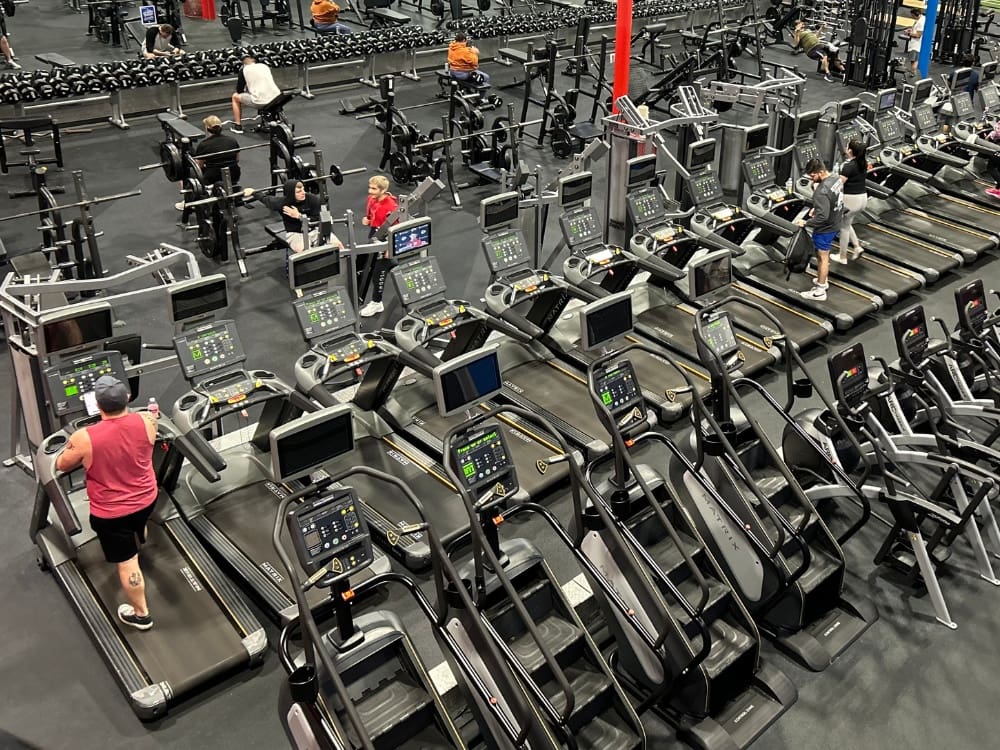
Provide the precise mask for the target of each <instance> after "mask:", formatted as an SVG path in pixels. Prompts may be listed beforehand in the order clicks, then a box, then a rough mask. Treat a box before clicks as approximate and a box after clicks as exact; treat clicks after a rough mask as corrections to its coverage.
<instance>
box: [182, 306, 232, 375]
mask: <svg viewBox="0 0 1000 750" xmlns="http://www.w3.org/2000/svg"><path fill="white" fill-rule="evenodd" d="M174 350H175V351H176V352H177V359H178V360H180V363H181V372H183V373H184V377H185V378H187V379H188V380H192V379H194V378H198V377H201V376H202V375H204V374H206V373H209V372H213V371H215V370H219V369H221V368H223V367H231V366H233V365H236V364H239V363H240V362H242V361H243V360H245V359H246V357H247V355H246V353H245V352H244V351H243V344H242V342H241V341H240V335H239V333H237V331H236V324H235V323H234V322H233V321H231V320H219V321H216V322H215V323H208V324H206V325H204V326H199V327H198V328H195V329H194V330H193V331H190V332H189V333H185V334H182V335H180V336H177V337H175V338H174Z"/></svg>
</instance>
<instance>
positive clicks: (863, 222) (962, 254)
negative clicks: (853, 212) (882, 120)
mask: <svg viewBox="0 0 1000 750" xmlns="http://www.w3.org/2000/svg"><path fill="white" fill-rule="evenodd" d="M835 116H836V121H835V122H834V123H833V125H834V127H835V128H836V137H837V148H838V150H839V153H840V156H841V158H847V146H848V144H849V143H850V142H851V141H859V142H861V143H868V146H869V149H868V154H867V156H868V160H869V162H872V161H873V160H874V157H875V156H876V152H877V150H876V149H875V148H873V147H872V145H871V141H872V140H873V138H874V136H873V135H871V134H870V131H871V127H870V126H869V125H868V123H867V122H865V121H864V120H863V119H862V118H861V101H860V100H859V99H847V100H845V101H843V102H840V103H839V104H838V106H837V110H836V115H835ZM862 128H864V130H862ZM795 152H796V161H797V162H798V164H799V168H800V171H801V170H802V169H804V168H805V165H806V163H808V161H809V159H811V158H813V156H815V157H816V158H819V152H818V151H816V149H815V144H814V143H812V142H811V139H810V138H808V137H806V138H804V139H797V140H796V146H795ZM878 170H879V167H878V166H877V164H876V166H875V168H874V169H873V170H870V171H869V173H868V180H867V183H866V189H867V191H868V201H869V204H872V202H873V201H874V200H875V199H879V200H889V199H891V198H892V191H891V190H890V189H888V188H887V187H883V186H882V185H881V184H880V183H879V182H877V181H875V178H874V176H875V175H876V174H878ZM795 190H796V192H798V193H799V194H800V195H801V196H802V197H804V198H806V199H809V198H811V196H812V185H811V184H810V183H809V181H808V180H807V179H803V178H800V179H799V180H797V181H796V182H795ZM852 226H853V227H854V231H855V233H857V235H858V239H859V240H860V241H861V244H862V246H863V247H864V249H865V254H866V255H867V254H869V253H871V254H872V255H874V256H875V257H877V258H879V259H881V260H884V261H888V262H891V263H895V264H896V265H899V266H902V267H905V268H909V269H910V270H911V271H914V272H916V273H918V274H919V275H921V276H923V277H924V279H925V280H926V281H927V283H928V284H933V283H934V282H936V281H937V280H938V279H939V278H940V277H941V276H942V275H943V274H945V273H947V272H948V271H952V270H954V269H956V268H958V267H959V266H960V265H962V264H963V263H965V262H966V261H971V260H974V259H975V254H974V253H971V252H968V251H960V250H959V249H957V248H955V247H954V246H953V245H951V244H946V243H948V240H947V239H945V238H942V237H940V232H939V229H940V228H941V227H940V225H939V223H938V222H936V221H932V220H927V221H926V222H925V223H923V224H921V225H919V226H917V227H916V228H915V229H914V230H912V231H911V230H910V229H908V228H907V227H905V226H904V225H903V224H901V223H896V222H893V221H889V220H886V221H883V220H882V219H881V218H880V217H878V216H877V214H876V213H872V212H869V211H863V212H861V213H860V214H858V215H857V216H855V217H854V220H853V223H852Z"/></svg>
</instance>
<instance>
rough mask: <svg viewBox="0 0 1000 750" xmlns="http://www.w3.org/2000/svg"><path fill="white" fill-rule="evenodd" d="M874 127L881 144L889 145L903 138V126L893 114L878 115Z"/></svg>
mask: <svg viewBox="0 0 1000 750" xmlns="http://www.w3.org/2000/svg"><path fill="white" fill-rule="evenodd" d="M875 129H876V130H877V131H878V137H879V138H880V139H881V140H882V144H883V145H886V146H888V145H891V144H893V143H898V142H899V141H901V140H903V128H902V127H901V126H900V124H899V120H897V119H896V118H895V117H894V116H893V115H891V114H887V115H879V117H878V118H877V119H876V120H875Z"/></svg>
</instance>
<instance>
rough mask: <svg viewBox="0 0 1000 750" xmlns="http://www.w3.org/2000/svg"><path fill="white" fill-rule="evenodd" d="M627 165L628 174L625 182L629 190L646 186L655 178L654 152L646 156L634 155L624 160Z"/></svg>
mask: <svg viewBox="0 0 1000 750" xmlns="http://www.w3.org/2000/svg"><path fill="white" fill-rule="evenodd" d="M626 164H627V166H628V176H627V177H626V181H625V184H626V186H627V187H628V189H629V190H631V189H632V188H643V187H648V186H649V185H651V184H652V182H653V180H655V179H656V154H648V155H646V156H636V157H635V158H632V159H629V160H628V162H626Z"/></svg>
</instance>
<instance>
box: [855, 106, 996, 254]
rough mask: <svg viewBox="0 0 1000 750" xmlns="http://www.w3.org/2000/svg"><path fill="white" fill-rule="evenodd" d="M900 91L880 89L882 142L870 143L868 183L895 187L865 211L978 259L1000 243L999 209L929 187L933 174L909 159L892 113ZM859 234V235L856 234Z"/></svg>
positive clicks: (878, 126)
mask: <svg viewBox="0 0 1000 750" xmlns="http://www.w3.org/2000/svg"><path fill="white" fill-rule="evenodd" d="M895 95H896V92H895V90H894V89H887V90H886V91H884V92H879V96H878V99H877V105H876V109H875V111H874V113H873V116H874V123H873V124H874V126H875V130H876V132H877V133H878V140H879V142H880V143H879V145H878V146H877V147H876V146H873V145H869V151H868V157H869V161H870V162H872V163H874V165H875V168H874V169H872V170H869V173H868V179H869V181H873V182H877V183H879V184H881V185H882V186H883V187H885V188H886V189H887V190H889V191H891V193H892V195H891V197H888V198H883V197H881V196H879V195H872V196H870V197H869V200H868V206H867V208H866V209H865V213H867V214H869V215H870V216H873V217H874V218H876V219H877V220H878V221H880V222H882V223H885V224H889V225H891V226H895V227H898V228H899V229H900V230H901V231H903V232H906V233H907V234H912V235H914V236H917V237H922V238H924V239H929V240H931V241H933V242H936V243H940V244H943V245H944V246H945V247H948V248H954V249H956V250H957V251H958V252H960V253H961V254H962V255H963V257H964V258H965V259H966V260H967V261H968V260H974V259H975V258H977V257H979V256H980V255H982V254H983V253H985V252H988V251H990V250H993V249H995V248H996V247H997V245H998V244H1000V237H998V231H1000V230H997V228H996V225H995V223H994V222H996V218H995V212H992V211H989V210H987V209H984V208H982V207H980V206H976V205H974V204H970V203H968V202H966V201H962V200H960V199H958V198H953V197H950V196H947V195H941V193H939V192H938V191H937V190H935V189H934V188H933V187H931V178H932V175H931V174H930V173H928V172H926V171H924V170H922V169H917V168H916V167H914V166H912V165H911V164H910V163H909V161H908V160H909V159H910V157H911V156H912V155H913V154H914V153H915V151H916V149H915V148H914V147H913V146H910V145H909V144H907V143H906V139H905V134H904V130H903V124H902V123H901V122H900V121H899V119H898V118H897V116H896V115H895V113H894V111H893V107H894V104H895ZM858 236H859V238H860V235H858Z"/></svg>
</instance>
